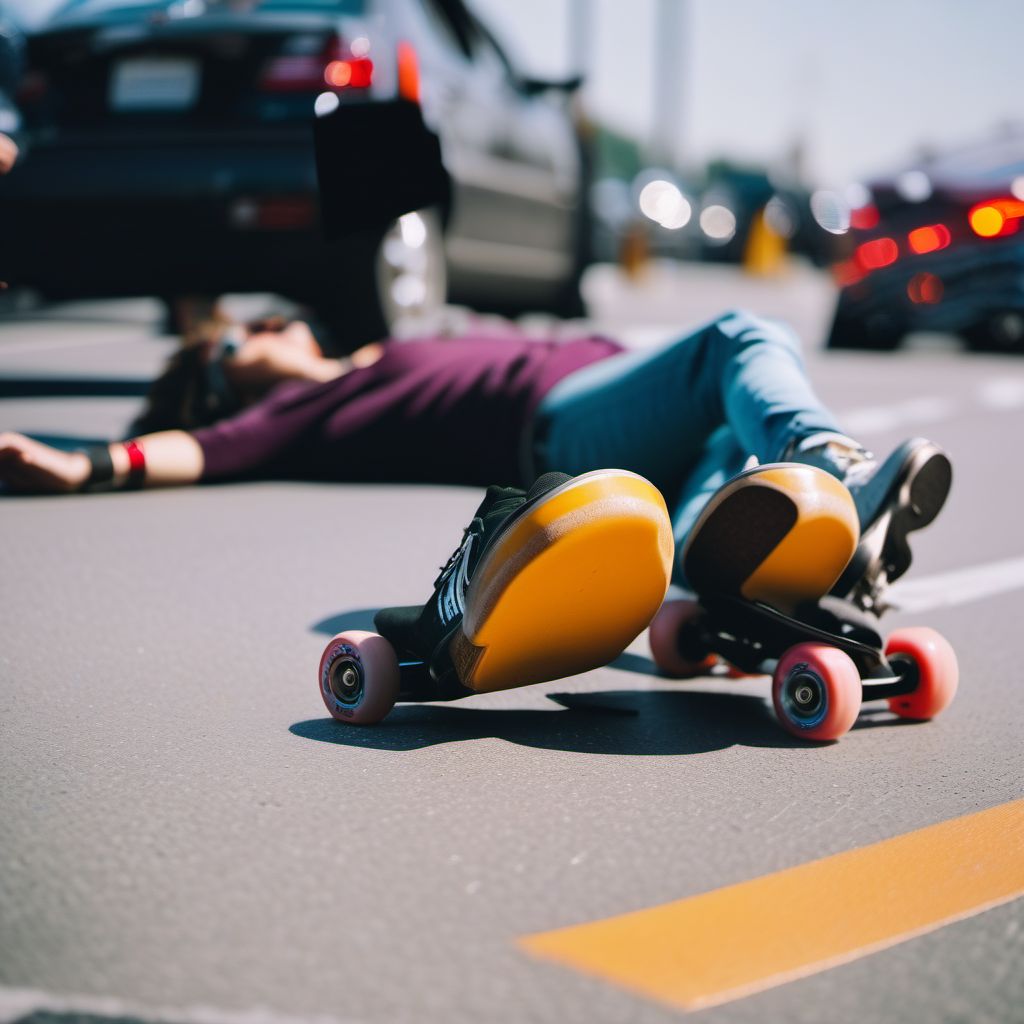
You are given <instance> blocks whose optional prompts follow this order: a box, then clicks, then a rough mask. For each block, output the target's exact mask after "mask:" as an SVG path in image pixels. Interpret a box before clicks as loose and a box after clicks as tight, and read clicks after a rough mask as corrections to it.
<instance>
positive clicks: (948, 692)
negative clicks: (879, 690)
mask: <svg viewBox="0 0 1024 1024" xmlns="http://www.w3.org/2000/svg"><path fill="white" fill-rule="evenodd" d="M885 656H886V657H887V658H892V659H893V660H895V661H896V662H897V663H898V662H899V661H901V660H904V659H906V660H909V661H911V662H913V664H914V666H915V667H916V670H917V686H916V688H915V689H914V690H913V692H911V693H905V694H901V695H900V696H899V697H890V698H889V708H890V710H892V711H894V712H895V713H896V714H897V715H899V716H900V718H918V719H927V718H934V717H935V716H936V715H937V714H938V713H939V712H940V711H944V710H945V709H946V708H948V707H949V705H950V704H952V702H953V698H954V697H955V696H956V690H957V686H958V685H959V682H960V666H959V665H958V664H957V660H956V652H955V651H954V650H953V648H952V647H951V646H950V643H949V641H948V640H947V639H946V638H945V637H944V636H942V634H941V633H936V632H935V630H934V629H929V628H928V627H927V626H912V627H910V628H909V629H897V630H896V631H895V632H894V633H893V634H892V636H891V637H889V642H888V643H887V644H886V645H885Z"/></svg>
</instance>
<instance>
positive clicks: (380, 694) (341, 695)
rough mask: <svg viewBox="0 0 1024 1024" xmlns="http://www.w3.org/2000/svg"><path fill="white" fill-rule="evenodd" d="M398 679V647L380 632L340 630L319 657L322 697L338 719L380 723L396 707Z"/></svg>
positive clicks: (363, 723) (355, 722) (357, 723)
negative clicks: (396, 649)
mask: <svg viewBox="0 0 1024 1024" xmlns="http://www.w3.org/2000/svg"><path fill="white" fill-rule="evenodd" d="M399 682H400V673H399V669H398V658H397V657H396V655H395V650H394V648H393V647H392V646H391V644H389V643H388V642H387V640H385V639H384V637H382V636H379V635H378V634H377V633H367V632H364V631H363V630H359V629H353V630H349V631H348V632H347V633H339V634H338V635H337V636H335V637H334V638H333V639H332V640H331V642H330V643H329V644H328V645H327V646H326V647H325V648H324V653H323V655H322V657H321V658H320V674H319V679H318V684H319V686H320V696H321V697H323V701H324V704H325V705H326V706H327V710H328V711H329V712H330V713H331V715H332V716H333V717H334V718H336V719H337V720H338V721H339V722H349V723H351V724H353V725H372V724H373V723H374V722H379V721H380V720H381V719H382V718H384V716H385V715H387V713H388V712H389V711H390V710H391V709H392V708H393V707H394V706H395V701H396V700H398V692H399Z"/></svg>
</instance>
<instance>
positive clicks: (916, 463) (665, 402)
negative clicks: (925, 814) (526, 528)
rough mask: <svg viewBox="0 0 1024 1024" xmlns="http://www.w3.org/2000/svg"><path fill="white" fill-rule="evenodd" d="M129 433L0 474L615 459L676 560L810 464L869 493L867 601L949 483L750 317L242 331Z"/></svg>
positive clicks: (181, 379) (589, 466)
mask: <svg viewBox="0 0 1024 1024" xmlns="http://www.w3.org/2000/svg"><path fill="white" fill-rule="evenodd" d="M134 427H135V430H136V431H137V433H138V434H141V436H135V437H134V438H133V439H132V440H129V441H126V442H123V443H113V444H110V445H103V446H99V447H96V448H92V449H90V450H88V451H85V452H63V451H58V450H57V449H54V448H50V447H48V446H46V445H43V444H41V443H39V442H36V441H33V440H31V439H29V438H27V437H23V436H21V435H18V434H11V433H8V434H4V435H2V436H0V481H3V482H6V484H7V486H8V488H9V489H10V490H13V491H19V492H39V493H41V492H75V491H83V490H92V489H96V488H101V487H102V488H108V489H109V488H110V487H133V486H168V485H182V484H192V483H196V482H199V481H212V480H229V479H254V478H261V477H262V478H282V477H290V478H300V479H314V480H334V481H403V482H429V483H451V484H469V485H487V484H490V483H493V482H495V481H500V482H502V483H505V484H511V483H514V482H517V483H520V484H524V485H526V486H529V484H530V483H531V482H532V481H533V479H534V478H535V477H537V476H539V475H540V474H542V473H545V472H550V471H558V472H563V473H568V474H570V475H572V476H577V475H579V474H582V473H586V472H588V471H591V470H597V469H603V468H606V467H609V466H615V467H618V468H621V469H627V470H631V471H632V472H635V473H638V474H640V475H642V476H644V477H646V478H647V479H648V480H651V481H652V482H653V483H654V484H655V486H656V487H657V488H658V489H659V490H660V491H661V493H662V494H663V495H665V497H666V499H667V501H668V504H669V508H670V509H671V511H672V518H673V533H674V536H675V540H676V545H677V551H681V550H682V546H683V544H684V542H685V540H686V536H687V533H688V531H689V529H690V527H691V526H692V525H693V523H694V521H695V520H696V518H697V516H698V515H699V513H700V511H701V509H702V508H703V507H704V505H705V504H706V502H707V500H708V499H709V497H710V496H711V495H712V494H713V493H714V491H715V490H716V489H717V488H718V487H720V486H721V485H722V484H723V483H724V482H725V481H726V480H728V479H729V478H731V477H732V476H734V475H735V474H736V473H737V472H739V471H740V470H741V469H742V468H743V467H744V465H745V464H746V463H748V462H749V461H750V459H751V458H753V459H756V460H757V461H758V462H760V463H762V464H764V463H771V462H780V461H789V462H802V463H806V464H809V465H814V466H818V467H819V468H822V469H825V470H827V471H828V472H830V473H831V474H832V475H834V476H835V477H837V478H838V479H839V480H841V481H842V482H843V483H844V484H846V486H847V487H848V488H849V489H850V492H851V493H852V495H853V497H854V501H855V503H856V505H857V510H858V515H859V518H860V525H861V533H862V540H861V545H860V548H859V549H858V554H857V556H856V557H855V560H854V563H852V564H855V565H856V566H857V569H858V571H857V573H856V579H848V580H847V583H846V584H845V585H846V586H849V588H850V590H851V591H856V594H857V595H869V597H868V598H866V602H867V603H870V595H872V594H875V593H877V592H879V590H880V589H882V588H884V585H885V584H886V583H887V582H891V580H893V579H895V578H896V577H898V576H900V575H902V574H903V573H904V572H906V570H907V568H908V567H909V564H910V549H909V546H908V544H907V534H908V533H910V532H911V531H913V530H917V529H920V528H921V527H923V526H926V525H927V524H928V523H930V522H931V521H932V520H933V519H934V518H935V516H936V515H938V513H939V511H940V509H941V508H942V505H943V504H944V502H945V500H946V496H947V494H948V491H949V486H950V482H951V467H950V463H949V460H948V458H947V457H946V455H945V453H943V452H942V450H941V449H940V448H939V447H938V446H937V445H935V444H933V443H931V442H929V441H926V440H923V439H920V438H917V439H912V440H910V441H907V442H905V443H904V444H902V445H900V446H899V447H898V448H897V449H896V450H895V451H894V452H893V453H892V454H891V455H890V456H889V457H888V458H887V459H885V460H876V459H875V458H874V457H873V456H872V455H871V454H870V453H869V452H868V451H867V450H865V448H864V447H863V446H862V445H860V444H858V443H857V442H856V441H855V440H853V439H851V438H850V437H848V436H847V435H845V434H844V433H843V431H842V429H841V427H840V426H839V424H838V423H837V421H836V419H835V418H834V417H833V415H832V414H831V412H829V410H828V409H826V408H825V406H824V405H823V403H822V402H821V401H820V400H819V398H818V397H817V395H816V394H815V393H814V391H813V389H812V387H811V384H810V381H809V380H808V378H807V374H806V372H805V369H804V364H803V360H802V358H801V354H800V349H799V344H798V342H797V339H796V337H795V335H794V334H793V333H792V332H790V331H789V330H788V329H786V328H785V327H783V326H781V325H779V324H777V323H775V322H771V321H767V320H762V319H759V318H757V317H754V316H752V315H750V314H748V313H744V312H729V313H726V314H724V315H722V316H720V317H718V318H716V319H715V320H713V321H711V322H710V323H708V324H706V325H704V326H703V327H700V328H699V329H697V330H695V331H692V332H690V333H688V334H686V335H684V336H683V337H680V338H678V339H676V340H674V341H671V342H668V343H666V344H663V345H661V346H657V347H654V348H649V349H644V350H639V351H626V350H624V349H623V347H622V346H621V345H619V344H618V343H616V342H615V341H613V340H611V339H609V338H605V337H598V336H580V337H575V338H570V339H562V340H549V341H543V340H536V339H534V338H530V337H527V336H526V335H524V334H523V333H522V332H521V331H519V330H518V329H516V328H515V327H514V326H513V325H509V326H508V328H507V330H506V331H505V333H504V334H501V335H495V334H494V333H493V332H489V333H486V334H481V335H480V336H477V335H475V334H474V333H473V332H472V331H469V332H468V333H466V334H464V335H463V336H459V337H443V338H437V337H429V338H423V339H419V340H409V341H403V342H401V343H388V342H385V343H381V344H376V345H370V346H367V347H366V348H363V349H360V350H358V351H357V352H355V353H354V354H353V355H352V356H350V357H348V358H347V359H344V360H341V361H339V360H337V359H328V358H325V357H324V356H323V354H322V352H321V350H320V346H319V345H318V344H317V341H316V339H315V338H314V336H313V334H312V332H311V331H310V330H309V328H308V326H306V325H305V324H304V323H302V322H298V321H296V322H293V323H291V324H288V325H286V326H284V325H280V324H278V325H269V324H264V325H261V326H258V327H257V328H256V329H254V330H247V329H245V328H242V327H240V326H238V325H232V326H229V327H227V328H224V329H218V330H217V331H216V332H215V334H214V336H212V337H209V336H208V337H200V338H198V339H193V340H192V342H191V343H190V344H187V345H186V346H184V347H183V348H182V349H181V350H180V351H179V352H178V353H176V355H175V356H174V357H173V358H172V360H171V362H170V364H169V366H168V368H167V370H166V371H165V373H164V374H163V375H162V376H161V377H160V378H159V379H158V380H157V381H156V382H155V383H154V385H153V387H152V390H151V393H150V398H149V402H148V405H147V408H146V409H145V411H144V412H143V413H142V415H141V416H140V417H139V419H138V420H137V421H136V423H135V424H134ZM676 561H677V569H676V577H677V580H681V570H679V567H678V562H679V559H678V558H677V560H676Z"/></svg>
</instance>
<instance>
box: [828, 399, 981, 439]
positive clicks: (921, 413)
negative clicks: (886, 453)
mask: <svg viewBox="0 0 1024 1024" xmlns="http://www.w3.org/2000/svg"><path fill="white" fill-rule="evenodd" d="M961 408H962V407H961V406H960V405H959V404H958V403H957V402H955V401H953V400H952V399H950V398H943V397H941V396H939V395H923V396H921V397H920V398H910V399H907V400H906V401H905V402H892V403H891V404H889V405H877V406H868V407H866V408H863V409H851V410H850V411H849V412H845V413H840V414H839V417H838V419H839V422H840V423H841V424H842V426H843V428H844V429H845V430H847V431H848V432H849V433H850V434H851V435H852V436H853V437H860V436H867V435H868V434H882V433H885V432H886V431H888V430H895V429H897V428H898V427H904V428H906V427H916V426H922V425H924V424H927V423H941V422H942V421H943V420H949V419H952V418H953V417H954V416H956V415H957V413H959V412H960V411H961Z"/></svg>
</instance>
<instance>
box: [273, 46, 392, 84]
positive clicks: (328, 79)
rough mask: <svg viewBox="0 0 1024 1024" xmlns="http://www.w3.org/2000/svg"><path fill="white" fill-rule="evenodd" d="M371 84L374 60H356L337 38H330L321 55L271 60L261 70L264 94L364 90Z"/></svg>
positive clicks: (289, 56) (304, 55)
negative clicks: (330, 89) (325, 88)
mask: <svg viewBox="0 0 1024 1024" xmlns="http://www.w3.org/2000/svg"><path fill="white" fill-rule="evenodd" d="M372 81H373V61H372V60H370V59H369V58H368V57H356V56H354V55H353V54H352V53H351V51H350V50H349V48H348V47H347V46H345V45H343V44H342V42H341V40H340V39H337V38H335V39H332V40H331V41H330V42H329V43H328V45H327V46H326V47H325V48H324V50H323V51H322V52H320V53H303V54H294V55H291V54H289V55H285V56H281V57H273V58H271V59H270V60H269V61H267V63H266V64H265V65H264V67H263V74H262V76H261V77H260V88H261V89H262V90H263V91H264V92H321V91H322V90H323V89H324V86H325V84H326V85H327V86H328V87H330V88H332V89H366V88H368V87H369V85H370V84H371V82H372Z"/></svg>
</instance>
